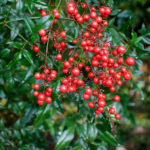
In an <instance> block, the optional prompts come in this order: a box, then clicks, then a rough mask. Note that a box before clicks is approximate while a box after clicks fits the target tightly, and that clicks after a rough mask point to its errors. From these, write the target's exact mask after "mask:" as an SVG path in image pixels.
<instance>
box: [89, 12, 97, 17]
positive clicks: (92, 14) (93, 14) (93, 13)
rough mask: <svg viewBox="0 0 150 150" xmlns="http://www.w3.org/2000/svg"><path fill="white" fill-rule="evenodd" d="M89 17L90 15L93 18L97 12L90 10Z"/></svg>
mask: <svg viewBox="0 0 150 150" xmlns="http://www.w3.org/2000/svg"><path fill="white" fill-rule="evenodd" d="M90 17H91V18H92V19H95V18H96V17H97V13H96V12H94V11H92V12H91V13H90Z"/></svg>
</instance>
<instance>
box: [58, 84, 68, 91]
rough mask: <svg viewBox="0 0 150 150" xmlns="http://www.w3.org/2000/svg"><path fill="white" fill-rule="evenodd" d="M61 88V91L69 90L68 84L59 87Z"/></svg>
mask: <svg viewBox="0 0 150 150" xmlns="http://www.w3.org/2000/svg"><path fill="white" fill-rule="evenodd" d="M59 90H60V92H62V93H66V92H67V86H66V85H61V86H60V87H59Z"/></svg>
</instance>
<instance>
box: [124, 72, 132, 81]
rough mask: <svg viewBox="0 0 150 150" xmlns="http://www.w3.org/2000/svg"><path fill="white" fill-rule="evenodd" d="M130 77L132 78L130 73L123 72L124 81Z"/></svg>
mask: <svg viewBox="0 0 150 150" xmlns="http://www.w3.org/2000/svg"><path fill="white" fill-rule="evenodd" d="M131 77H132V74H131V73H130V72H125V73H124V74H123V78H124V79H125V80H130V79H131Z"/></svg>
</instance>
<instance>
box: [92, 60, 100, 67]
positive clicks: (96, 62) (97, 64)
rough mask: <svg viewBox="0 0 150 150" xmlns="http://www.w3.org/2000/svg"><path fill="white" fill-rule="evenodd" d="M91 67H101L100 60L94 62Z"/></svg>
mask: <svg viewBox="0 0 150 150" xmlns="http://www.w3.org/2000/svg"><path fill="white" fill-rule="evenodd" d="M91 65H92V66H94V67H98V66H99V62H98V60H92V62H91Z"/></svg>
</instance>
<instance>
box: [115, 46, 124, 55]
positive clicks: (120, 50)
mask: <svg viewBox="0 0 150 150" xmlns="http://www.w3.org/2000/svg"><path fill="white" fill-rule="evenodd" d="M117 52H118V53H120V54H124V53H125V52H126V48H125V47H124V46H119V47H118V49H117Z"/></svg>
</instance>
